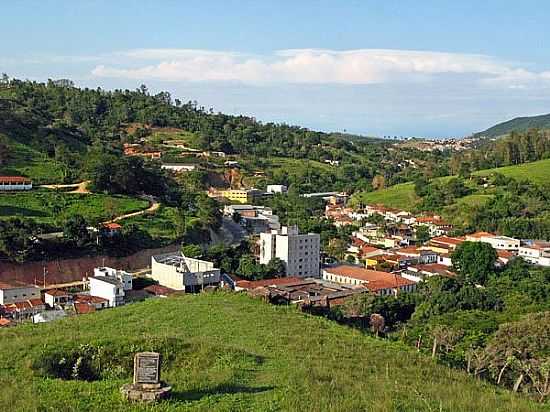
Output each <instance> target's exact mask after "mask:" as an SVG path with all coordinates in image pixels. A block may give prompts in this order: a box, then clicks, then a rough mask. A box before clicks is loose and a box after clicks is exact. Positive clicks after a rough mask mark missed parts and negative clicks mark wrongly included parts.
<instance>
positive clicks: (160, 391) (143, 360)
mask: <svg viewBox="0 0 550 412" xmlns="http://www.w3.org/2000/svg"><path fill="white" fill-rule="evenodd" d="M160 361H161V359H160V354H159V353H157V352H139V353H136V354H135V356H134V382H133V383H129V384H126V385H124V386H123V387H122V388H120V391H121V392H122V395H123V396H124V398H126V399H127V400H129V401H137V402H154V401H158V400H160V399H166V398H168V397H169V396H170V392H171V390H172V388H171V387H170V386H168V385H166V384H165V383H164V382H162V381H161V380H160Z"/></svg>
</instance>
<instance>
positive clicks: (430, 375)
mask: <svg viewBox="0 0 550 412" xmlns="http://www.w3.org/2000/svg"><path fill="white" fill-rule="evenodd" d="M0 345H1V347H2V351H1V352H0V385H1V387H2V391H0V410H5V411H8V410H9V411H33V410H40V411H46V410H62V411H109V412H111V411H128V410H151V411H175V410H202V411H215V410H223V411H239V410H255V411H279V410H283V411H308V410H311V411H346V412H347V411H359V410H369V411H449V412H451V411H452V412H459V411H465V412H466V411H468V412H470V411H503V412H504V411H516V412H521V411H538V410H544V408H543V406H540V405H538V404H535V403H533V402H531V401H529V400H527V399H524V398H521V397H519V396H516V395H514V394H512V393H510V392H507V391H504V390H501V389H499V388H496V387H494V386H491V385H489V384H486V383H484V382H481V381H477V380H474V379H472V378H470V377H469V376H467V375H466V374H465V373H463V372H460V371H457V370H452V369H448V368H446V367H444V366H441V365H438V364H436V363H434V362H433V361H432V360H431V359H430V358H428V357H426V356H423V355H421V354H419V353H417V352H416V351H414V350H411V349H409V348H406V347H405V346H402V345H401V344H397V343H389V342H386V341H384V340H378V339H374V338H371V337H367V336H365V335H363V334H361V333H360V332H359V331H356V330H353V329H350V328H347V327H344V326H340V325H338V324H336V323H335V322H332V321H329V320H326V319H324V318H318V317H312V316H309V315H304V314H302V313H300V312H298V311H297V310H296V309H295V308H293V307H276V306H271V305H268V304H265V303H263V302H261V301H257V300H252V299H250V298H248V297H247V296H244V295H233V294H224V293H216V294H206V295H199V296H197V295H194V296H191V295H187V296H182V297H177V298H169V299H152V300H149V301H146V302H143V303H136V304H132V305H128V306H125V307H122V308H118V309H112V310H105V311H102V312H98V313H95V314H90V315H84V316H81V317H79V318H76V319H75V318H72V319H65V320H61V321H56V322H53V323H50V324H40V325H32V324H28V325H24V326H19V327H16V328H13V329H4V330H0ZM141 350H156V351H160V352H161V354H162V356H163V359H164V364H163V368H162V378H163V380H165V381H167V382H169V383H170V384H171V385H172V386H173V392H174V393H173V398H172V399H171V400H170V401H166V402H163V403H160V404H157V405H155V406H152V407H148V408H146V407H139V406H136V405H133V406H129V405H128V404H125V403H124V402H123V401H122V399H121V395H120V393H119V388H120V386H121V385H123V384H124V383H127V382H129V381H131V376H132V372H131V370H132V358H133V354H134V353H135V352H136V351H141ZM79 356H80V357H81V358H82V360H83V361H82V362H81V363H80V368H77V369H75V368H73V364H74V361H76V359H77V358H78V357H79ZM92 358H93V361H91V363H90V364H89V365H91V367H90V368H87V367H86V365H87V360H88V359H92ZM75 370H76V371H77V372H78V373H79V374H81V376H82V374H85V375H86V376H88V377H89V378H90V380H89V381H85V380H72V379H61V378H58V377H56V376H63V375H65V376H66V377H67V376H68V377H70V376H71V374H73V373H75ZM86 371H87V372H86Z"/></svg>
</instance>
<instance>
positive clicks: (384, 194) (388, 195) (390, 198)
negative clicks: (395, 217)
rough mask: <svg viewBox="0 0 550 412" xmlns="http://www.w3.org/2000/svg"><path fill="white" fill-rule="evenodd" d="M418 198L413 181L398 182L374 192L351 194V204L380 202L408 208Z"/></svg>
mask: <svg viewBox="0 0 550 412" xmlns="http://www.w3.org/2000/svg"><path fill="white" fill-rule="evenodd" d="M418 200H419V198H418V197H417V196H416V194H415V193H414V183H400V184H397V185H393V186H390V187H387V188H385V189H381V190H377V191H374V192H359V193H357V194H355V195H354V196H353V198H352V204H382V205H384V206H387V207H396V208H403V209H409V210H410V209H412V207H414V205H415V204H416V203H417V202H418Z"/></svg>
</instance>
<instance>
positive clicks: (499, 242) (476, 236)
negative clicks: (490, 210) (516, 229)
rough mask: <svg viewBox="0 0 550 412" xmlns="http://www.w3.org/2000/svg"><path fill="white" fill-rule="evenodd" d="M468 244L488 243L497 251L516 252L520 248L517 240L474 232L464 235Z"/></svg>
mask: <svg viewBox="0 0 550 412" xmlns="http://www.w3.org/2000/svg"><path fill="white" fill-rule="evenodd" d="M466 240H467V241H468V242H484V243H489V244H490V245H491V246H492V247H493V248H495V249H499V250H508V251H518V250H519V247H520V246H521V242H520V241H519V239H514V238H513V237H508V236H497V235H494V234H492V233H487V232H476V233H472V234H471V235H466Z"/></svg>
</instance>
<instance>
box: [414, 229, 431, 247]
mask: <svg viewBox="0 0 550 412" xmlns="http://www.w3.org/2000/svg"><path fill="white" fill-rule="evenodd" d="M430 237H431V236H430V228H429V227H428V226H426V225H420V226H418V227H417V228H416V240H417V241H418V242H419V243H421V244H423V243H426V242H427V241H428V240H430Z"/></svg>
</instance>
